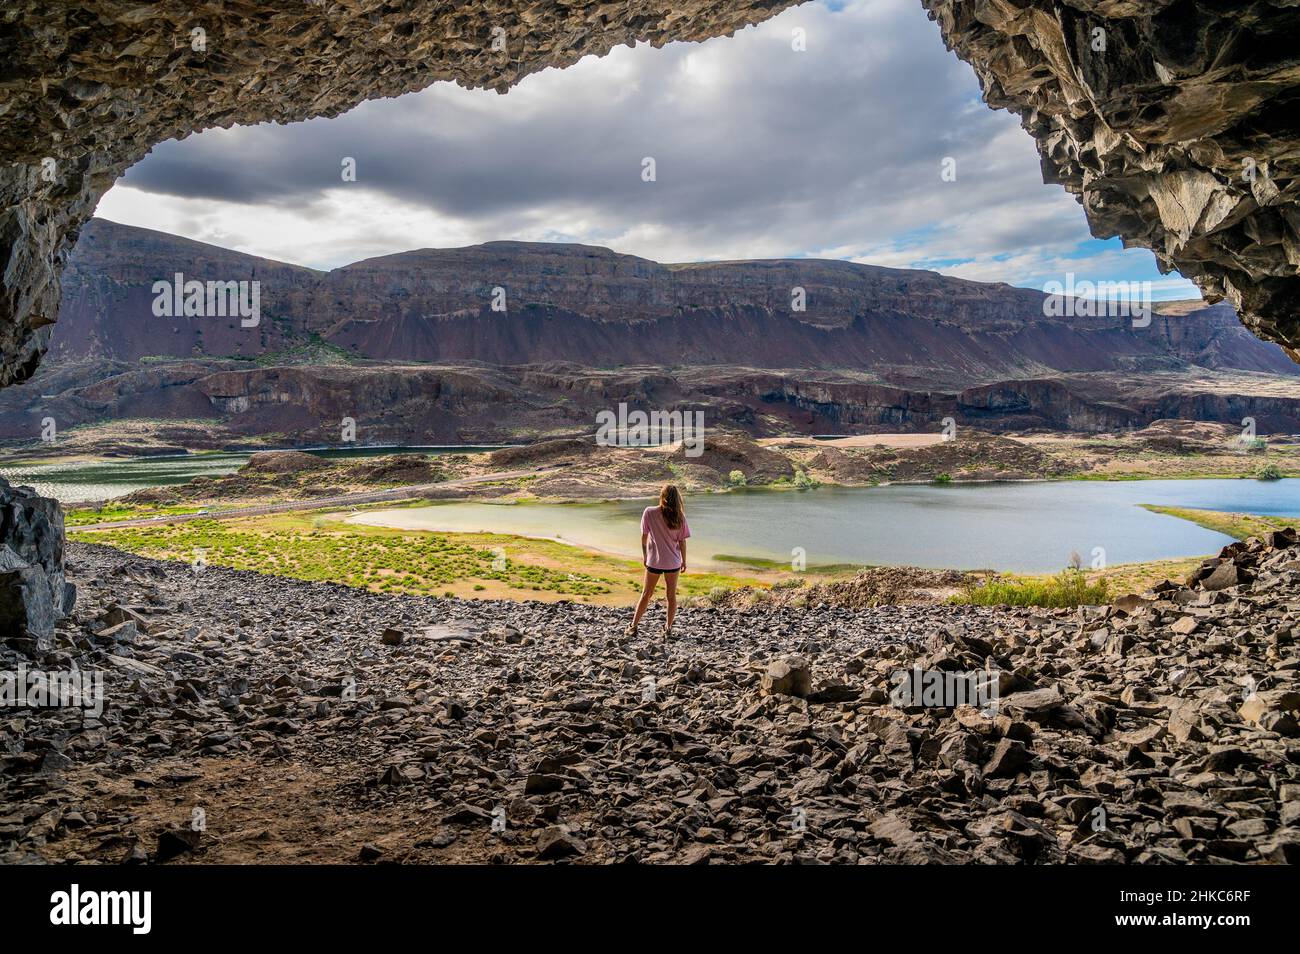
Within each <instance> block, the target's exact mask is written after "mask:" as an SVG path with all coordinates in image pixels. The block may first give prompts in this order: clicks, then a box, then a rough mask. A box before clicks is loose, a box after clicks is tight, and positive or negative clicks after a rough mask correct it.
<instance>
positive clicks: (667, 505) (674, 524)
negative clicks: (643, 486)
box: [659, 484, 685, 530]
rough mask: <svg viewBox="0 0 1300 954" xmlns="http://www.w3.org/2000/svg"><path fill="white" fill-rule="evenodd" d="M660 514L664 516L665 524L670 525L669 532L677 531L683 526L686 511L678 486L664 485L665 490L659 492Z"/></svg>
mask: <svg viewBox="0 0 1300 954" xmlns="http://www.w3.org/2000/svg"><path fill="white" fill-rule="evenodd" d="M659 512H660V513H661V514H663V515H664V523H666V524H668V529H669V530H676V529H677V528H678V527H680V526H681V525H682V520H683V519H684V518H685V511H684V510H683V509H682V495H681V494H680V493H679V492H678V490H677V487H676V485H674V484H664V489H663V490H661V491H659Z"/></svg>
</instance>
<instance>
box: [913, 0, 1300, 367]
mask: <svg viewBox="0 0 1300 954" xmlns="http://www.w3.org/2000/svg"><path fill="white" fill-rule="evenodd" d="M923 2H924V4H925V6H926V9H927V10H929V12H930V15H931V17H932V18H933V19H935V20H937V21H938V23H939V26H940V27H941V28H942V31H943V36H944V39H945V41H946V42H947V44H948V46H949V48H950V49H952V50H954V51H955V52H956V53H957V54H958V55H959V56H960V57H961V58H962V59H964V60H966V61H968V62H969V63H970V64H971V65H972V66H974V68H975V72H976V73H977V74H978V76H979V78H980V83H981V84H982V86H983V89H984V95H985V99H986V100H987V101H988V103H989V104H990V105H991V106H994V107H998V108H1005V109H1009V110H1012V111H1014V112H1016V113H1018V114H1019V115H1020V117H1021V122H1022V125H1023V126H1024V128H1025V129H1026V130H1027V131H1028V132H1029V133H1030V135H1032V136H1033V137H1034V139H1035V140H1037V142H1038V148H1039V152H1040V154H1041V155H1042V164H1043V177H1044V179H1045V180H1046V181H1048V182H1056V183H1060V184H1061V185H1063V186H1064V187H1065V188H1066V189H1067V190H1069V191H1070V192H1073V193H1075V194H1076V195H1078V196H1079V197H1080V200H1081V202H1082V204H1083V208H1084V211H1085V212H1086V213H1087V216H1088V221H1089V223H1090V224H1091V226H1092V231H1093V234H1094V235H1096V236H1098V237H1100V238H1109V237H1111V236H1116V235H1118V236H1121V237H1122V238H1123V239H1124V241H1125V244H1127V245H1139V246H1143V247H1145V248H1149V249H1151V250H1152V251H1154V252H1155V253H1156V257H1157V258H1158V259H1159V261H1160V263H1161V265H1162V267H1164V268H1177V269H1179V270H1180V271H1181V272H1182V273H1183V274H1184V275H1186V276H1187V277H1189V278H1191V279H1193V280H1194V281H1195V282H1196V283H1197V284H1198V285H1199V286H1200V287H1201V290H1202V292H1204V294H1205V296H1206V297H1207V298H1208V299H1209V300H1211V301H1217V300H1219V299H1221V298H1226V299H1228V300H1229V301H1230V302H1231V303H1232V304H1233V305H1234V306H1236V308H1237V311H1238V313H1239V314H1240V315H1241V318H1242V320H1243V322H1244V323H1245V324H1246V325H1247V327H1249V328H1250V329H1251V330H1252V331H1254V332H1255V333H1256V334H1258V335H1260V336H1261V337H1264V338H1269V339H1272V340H1274V341H1277V342H1279V343H1281V344H1283V345H1284V346H1286V347H1287V348H1288V350H1289V353H1290V354H1291V356H1292V358H1295V359H1297V360H1300V352H1297V348H1300V279H1298V278H1297V268H1298V267H1300V207H1298V206H1297V196H1298V195H1300V180H1298V179H1297V168H1298V167H1300V8H1297V7H1296V5H1295V4H1294V3H1292V2H1289V0H1259V2H1245V0H1235V2H1214V0H1142V2H1138V0H1069V2H1068V3H1052V2H1027V0H923Z"/></svg>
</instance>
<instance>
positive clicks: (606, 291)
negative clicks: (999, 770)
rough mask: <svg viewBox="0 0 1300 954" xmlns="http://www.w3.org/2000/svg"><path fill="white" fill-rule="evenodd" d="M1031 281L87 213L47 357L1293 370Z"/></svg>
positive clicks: (956, 371)
mask: <svg viewBox="0 0 1300 954" xmlns="http://www.w3.org/2000/svg"><path fill="white" fill-rule="evenodd" d="M176 272H180V273H182V274H183V275H184V276H186V277H187V278H198V279H212V280H222V281H236V280H238V281H254V280H255V281H258V282H260V288H261V309H262V317H261V320H260V322H259V324H258V325H257V327H255V328H244V327H242V326H241V323H240V321H239V319H238V318H236V317H230V318H213V317H192V318H186V317H184V316H179V317H157V316H155V314H154V312H153V309H152V307H151V305H152V301H153V297H154V295H153V292H152V291H151V288H152V285H153V283H154V282H155V281H157V280H159V279H166V280H170V279H172V277H173V275H174V273H176ZM497 289H499V290H500V291H499V293H498V292H496V290H497ZM796 289H797V290H799V291H800V294H801V295H802V297H803V307H802V309H801V310H800V309H797V308H796V307H795V306H794V303H793V301H794V293H795V290H796ZM494 294H499V300H498V304H499V306H500V308H501V309H503V310H494V307H493V299H494ZM1044 298H1045V296H1044V295H1043V294H1041V293H1039V292H1036V291H1032V290H1030V289H1024V288H1013V287H1011V286H1009V285H1002V284H986V283H980V282H971V281H963V280H961V279H955V278H947V277H945V276H942V275H938V274H935V273H933V272H926V271H918V270H908V269H892V268H878V267H874V266H870V265H856V264H852V263H849V262H838V261H818V260H812V259H795V260H771V261H752V262H722V263H707V264H691V265H661V264H659V263H658V262H653V261H649V260H648V259H643V258H637V257H635V256H631V255H619V254H616V253H614V252H612V251H610V250H609V249H605V248H596V247H592V246H582V245H554V244H540V243H523V242H490V243H487V244H486V245H477V246H471V247H468V248H459V249H423V250H420V251H415V252H405V253H402V254H398V255H388V256H384V257H382V258H375V259H369V260H366V261H363V262H358V263H356V264H354V265H349V266H346V267H344V268H338V269H335V270H334V271H331V272H328V273H321V272H314V271H311V270H309V269H305V268H298V267H296V266H292V265H286V264H284V263H281V262H273V261H268V260H266V259H260V258H255V257H253V256H248V255H241V254H239V253H236V252H232V251H229V250H227V249H222V248H217V247H215V246H211V245H204V244H202V243H199V242H192V241H189V240H186V239H180V238H177V237H175V236H171V235H167V234H164V233H161V232H153V231H150V230H147V229H138V228H132V227H128V226H122V225H116V224H114V223H112V222H107V221H104V220H100V219H96V220H92V221H91V223H90V224H89V225H88V226H87V228H86V230H85V234H84V236H83V237H82V240H81V243H80V244H79V245H78V246H77V249H76V251H75V253H74V254H73V256H72V259H71V262H70V264H69V266H68V269H67V273H66V275H65V277H64V300H63V307H62V310H61V313H60V318H59V323H58V325H57V326H56V330H55V332H54V335H53V338H52V346H51V348H52V356H53V357H54V358H55V359H56V360H57V361H60V362H62V361H68V360H75V359H81V358H87V357H97V358H112V359H117V360H121V361H128V362H130V361H137V360H139V359H140V358H144V357H157V356H173V357H190V356H193V357H218V358H219V357H229V356H243V357H258V356H267V355H275V354H277V353H281V352H283V351H284V350H285V349H287V348H291V347H293V346H294V345H295V344H301V343H302V342H305V341H321V342H324V343H327V344H329V345H332V346H335V347H337V348H341V349H343V351H345V352H346V353H348V354H350V355H352V356H354V357H357V358H370V359H376V360H382V361H387V362H406V361H427V362H464V361H482V362H485V363H488V364H493V365H517V364H534V363H538V362H547V361H567V362H572V363H576V364H580V365H584V366H588V367H605V368H608V367H616V366H619V365H646V364H653V365H662V366H669V367H671V366H678V365H707V364H729V365H748V366H751V367H755V368H787V369H793V368H815V369H847V370H852V371H869V372H875V373H878V374H881V375H884V376H887V377H888V378H889V379H890V380H895V381H899V382H905V383H911V384H923V385H926V386H937V385H961V386H966V385H970V384H973V383H977V382H987V381H994V380H1000V379H1005V378H1009V377H1026V376H1037V375H1045V374H1050V373H1052V372H1056V371H1066V372H1071V371H1118V370H1133V369H1137V368H1162V369H1163V368H1169V367H1178V366H1180V365H1182V364H1187V363H1191V364H1197V365H1200V366H1203V367H1206V368H1210V369H1214V370H1223V369H1238V370H1247V371H1262V372H1271V373H1278V374H1293V373H1297V372H1300V368H1297V366H1296V365H1294V364H1293V363H1292V362H1291V361H1289V360H1288V359H1287V357H1286V356H1285V355H1284V354H1283V352H1282V350H1281V349H1280V348H1278V347H1277V346H1275V345H1271V344H1266V343H1264V342H1261V341H1259V340H1258V339H1256V338H1254V337H1252V336H1251V335H1250V334H1249V333H1247V332H1246V331H1245V330H1244V329H1243V328H1242V327H1241V326H1240V325H1239V324H1238V323H1237V321H1236V320H1235V318H1234V316H1233V315H1232V314H1231V312H1230V310H1229V309H1227V308H1208V307H1206V308H1194V307H1181V308H1176V309H1172V311H1175V312H1177V313H1176V314H1156V315H1153V316H1152V318H1151V321H1150V324H1149V325H1144V324H1142V323H1141V322H1140V321H1139V322H1138V323H1137V325H1136V326H1135V323H1134V321H1133V320H1132V319H1131V318H1130V317H1128V316H1123V315H1121V316H1088V315H1071V316H1065V317H1049V316H1048V315H1046V314H1045V308H1044ZM1158 310H1160V311H1164V310H1165V308H1164V307H1163V306H1158ZM45 390H47V391H48V389H45Z"/></svg>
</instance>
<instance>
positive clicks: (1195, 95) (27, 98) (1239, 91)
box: [0, 0, 1300, 386]
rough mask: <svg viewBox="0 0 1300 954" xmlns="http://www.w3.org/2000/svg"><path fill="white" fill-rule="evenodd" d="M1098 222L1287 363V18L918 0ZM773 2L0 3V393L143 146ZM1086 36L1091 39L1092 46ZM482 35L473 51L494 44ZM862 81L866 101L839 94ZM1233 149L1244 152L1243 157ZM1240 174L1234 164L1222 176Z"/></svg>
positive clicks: (308, 112) (1291, 154) (1198, 5)
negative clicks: (1234, 310) (98, 211)
mask: <svg viewBox="0 0 1300 954" xmlns="http://www.w3.org/2000/svg"><path fill="white" fill-rule="evenodd" d="M922 2H924V3H925V5H926V7H927V8H929V10H930V11H931V13H932V14H933V15H934V17H935V18H936V19H937V20H938V22H939V25H940V27H941V28H942V30H943V34H944V37H945V39H946V41H947V42H948V44H949V45H950V46H951V47H952V48H953V49H954V50H956V52H957V53H958V54H959V55H960V56H962V57H963V58H964V59H967V60H968V61H970V62H971V63H972V64H973V65H974V66H975V69H976V71H977V72H978V73H979V75H980V77H981V80H982V82H983V83H984V87H985V91H986V95H987V98H988V100H989V102H990V104H992V105H994V106H998V107H1005V108H1009V109H1014V110H1016V111H1017V112H1019V113H1020V115H1021V116H1022V117H1023V121H1024V124H1025V127H1026V128H1027V129H1028V130H1029V132H1030V133H1031V134H1032V135H1033V136H1034V138H1035V139H1036V140H1037V141H1038V144H1039V148H1040V149H1041V151H1042V154H1043V157H1044V158H1043V169H1044V173H1045V175H1046V176H1047V177H1048V178H1049V179H1050V180H1052V181H1057V182H1060V183H1061V184H1062V185H1064V186H1065V187H1066V188H1067V189H1070V190H1071V191H1073V192H1075V193H1076V194H1078V195H1080V197H1081V199H1082V202H1083V205H1084V208H1085V211H1086V212H1087V214H1088V217H1089V219H1090V221H1091V222H1092V225H1093V229H1094V231H1095V232H1096V233H1097V234H1099V235H1116V234H1118V235H1122V236H1124V238H1125V239H1126V240H1127V241H1129V242H1130V243H1134V244H1138V245H1144V246H1148V247H1150V248H1152V249H1154V250H1155V251H1156V253H1157V255H1158V256H1159V257H1160V259H1161V261H1162V262H1164V263H1165V264H1166V265H1169V266H1176V267H1178V268H1180V269H1181V270H1183V271H1184V273H1185V274H1187V275H1189V276H1191V277H1193V278H1194V279H1195V280H1196V281H1197V282H1198V283H1199V284H1200V285H1201V287H1202V289H1203V290H1204V291H1205V292H1206V294H1207V295H1208V296H1209V297H1211V298H1212V299H1217V298H1219V297H1227V298H1228V299H1229V300H1231V301H1232V302H1233V303H1234V304H1235V305H1236V306H1237V307H1238V309H1239V311H1240V312H1241V314H1242V316H1243V319H1244V320H1245V322H1246V323H1247V325H1249V326H1250V327H1251V329H1252V330H1254V331H1255V332H1256V333H1257V334H1260V335H1262V336H1264V337H1268V338H1272V339H1273V340H1276V341H1279V342H1282V343H1283V344H1286V345H1288V346H1289V347H1290V348H1291V349H1292V354H1293V356H1296V355H1297V354H1300V352H1297V351H1296V350H1295V349H1297V348H1300V322H1298V319H1297V317H1296V313H1297V308H1296V304H1297V302H1296V299H1297V290H1296V289H1297V278H1296V273H1297V263H1298V262H1300V239H1298V237H1297V236H1298V235H1300V209H1297V206H1296V190H1297V185H1296V180H1295V168H1296V162H1297V157H1296V149H1297V143H1298V142H1300V130H1297V124H1298V123H1300V111H1298V110H1297V109H1296V106H1297V103H1296V89H1297V78H1298V76H1300V59H1298V57H1300V53H1298V51H1300V44H1296V43H1295V38H1296V36H1297V35H1300V30H1298V29H1297V27H1298V25H1300V22H1298V18H1300V11H1298V10H1296V9H1294V8H1292V7H1290V6H1289V5H1288V4H1287V3H1286V2H1285V0H1275V2H1256V3H1240V2H1236V3H1228V2H1218V3H1214V2H1210V0H1201V2H1189V0H1184V2H1167V0H1166V2H1161V0H1156V2H1143V3H1138V2H1127V0H1071V2H1070V3H1061V2H1051V0H969V2H962V0H922ZM791 5H792V4H790V3H789V2H787V0H620V2H617V3H611V2H607V0H570V2H567V3H564V4H555V3H553V2H550V0H534V2H522V3H521V2H512V3H503V2H500V0H486V2H475V3H465V4H452V3H445V2H442V0H339V2H333V0H319V2H307V0H274V2H271V0H241V2H223V3H216V2H210V3H188V2H178V0H176V2H174V0H162V2H158V3H139V4H135V5H133V4H130V3H124V2H121V0H114V2H108V0H85V2H82V3H80V4H78V5H77V6H76V7H75V8H74V7H71V6H70V5H65V4H56V3H48V2H41V0H15V2H11V3H7V4H6V5H5V7H4V8H3V10H2V11H0V64H3V66H0V386H4V385H6V384H12V383H14V382H17V381H21V380H24V379H25V378H27V377H29V376H30V375H31V373H32V372H33V371H34V370H35V368H36V364H37V362H38V361H39V359H40V356H41V353H42V352H43V350H44V348H45V345H46V343H47V342H48V338H49V327H48V326H49V325H50V324H51V323H52V322H53V321H54V319H55V317H56V315H57V314H58V303H59V274H60V272H61V269H62V265H63V262H64V260H65V259H66V256H67V254H68V250H69V248H70V246H71V243H72V242H74V241H75V240H76V236H77V233H78V230H79V228H80V226H81V225H82V223H84V222H85V221H86V220H87V218H88V217H89V216H90V214H91V213H92V211H93V209H94V206H95V203H96V202H97V201H98V199H99V197H100V196H101V195H102V194H103V193H104V192H105V191H106V190H107V189H108V188H109V186H111V185H112V183H113V181H114V180H115V179H116V178H117V177H118V176H119V175H121V174H122V172H123V171H124V170H125V169H126V168H127V167H129V166H130V165H131V164H132V163H134V162H137V161H138V160H139V159H140V158H141V157H143V156H144V155H145V153H146V152H147V151H148V150H149V148H150V147H151V146H152V145H153V144H154V143H157V142H161V141H163V140H166V139H170V138H173V137H183V136H186V135H188V134H189V133H191V132H195V131H197V130H201V129H205V128H208V127H212V126H230V125H233V124H236V123H256V122H263V121H267V120H274V121H278V122H291V121H295V120H301V119H306V118H310V117H313V116H322V115H325V116H328V115H336V114H338V113H341V112H343V111H345V110H347V109H349V108H351V107H352V106H354V105H356V104H357V103H359V102H361V101H362V100H365V99H371V98H376V97H381V96H395V95H398V94H400V93H405V92H409V91H411V90H417V89H422V88H423V87H425V86H428V85H429V84H430V83H433V82H435V81H438V80H453V81H455V82H458V83H461V84H463V85H467V86H479V87H494V88H498V89H505V88H507V87H509V86H510V85H511V84H513V83H515V82H517V81H518V80H519V79H521V78H522V77H523V76H525V75H527V74H529V73H531V72H534V71H536V70H539V69H542V68H544V67H547V66H566V65H568V64H571V63H573V62H575V61H577V60H578V59H579V58H580V57H582V56H584V55H587V54H591V53H596V54H603V53H605V52H608V51H609V50H610V49H611V48H612V47H613V46H615V45H617V44H620V43H627V42H632V41H635V40H648V41H650V42H652V43H655V44H662V43H666V42H668V41H670V40H679V39H680V40H703V39H706V38H709V37H714V36H720V35H724V34H727V33H730V32H732V31H734V30H736V29H738V28H740V27H743V26H745V25H747V24H750V23H754V22H757V21H760V20H763V19H765V18H767V17H769V16H771V15H773V14H774V13H777V12H779V11H780V10H781V9H784V8H785V7H787V6H791ZM1098 29H1100V30H1102V31H1103V33H1102V35H1103V36H1104V41H1105V42H1104V46H1105V49H1104V50H1098V49H1094V46H1095V45H1097V40H1096V33H1095V31H1096V30H1098ZM494 41H495V42H494ZM863 95H870V91H869V90H867V91H863ZM1246 160H1252V164H1251V165H1250V166H1249V167H1247V166H1246V164H1245V161H1246ZM1247 168H1249V169H1250V172H1249V175H1244V173H1245V171H1246V169H1247Z"/></svg>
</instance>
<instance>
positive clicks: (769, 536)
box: [351, 479, 1300, 573]
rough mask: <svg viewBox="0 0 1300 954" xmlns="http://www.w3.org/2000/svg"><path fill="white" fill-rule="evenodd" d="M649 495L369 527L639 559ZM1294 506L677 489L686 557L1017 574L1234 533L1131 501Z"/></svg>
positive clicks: (1169, 498)
mask: <svg viewBox="0 0 1300 954" xmlns="http://www.w3.org/2000/svg"><path fill="white" fill-rule="evenodd" d="M649 503H651V501H623V502H609V503H593V504H532V503H526V504H514V505H507V504H483V503H460V502H451V503H441V504H434V505H431V506H427V507H416V508H410V509H395V510H374V511H367V512H364V513H361V514H357V515H356V516H354V517H352V518H351V519H353V520H355V521H357V522H361V523H366V524H372V525H377V526H384V527H397V528H401V529H420V530H446V531H464V532H476V531H492V532H498V533H515V534H522V535H527V536H536V537H548V538H551V539H558V540H561V541H564V542H566V543H572V544H576V545H579V546H585V547H590V548H593V549H598V550H605V551H609V552H612V553H617V554H623V555H626V556H629V557H636V556H638V555H639V553H640V550H639V547H640V542H639V541H640V534H639V527H638V519H639V517H640V514H641V511H642V509H643V508H644V507H645V506H647V505H648V504H649ZM1143 503H1146V504H1157V505H1163V506H1172V507H1197V508H1202V509H1207V510H1226V511H1243V512H1249V513H1261V514H1276V515H1280V516H1295V517H1300V480H1296V479H1288V480H1279V481H1268V482H1266V481H1257V480H1144V481H1114V482H1101V481H1059V482H1035V483H1004V484H967V485H960V484H953V485H947V486H892V487H871V488H860V489H859V488H818V489H816V490H809V491H770V490H769V491H764V490H754V491H743V492H732V493H727V494H708V495H703V496H693V497H688V498H687V501H686V514H687V519H688V521H689V523H690V526H691V532H692V534H693V536H692V537H691V542H690V544H689V548H688V553H689V555H690V556H691V560H690V562H692V563H694V564H695V565H696V566H704V565H709V564H712V563H713V562H714V561H713V560H712V557H714V556H715V555H717V554H728V555H737V556H747V557H761V558H766V559H771V560H779V561H781V562H788V561H789V560H790V559H791V552H792V550H793V549H794V548H795V547H802V548H803V549H804V550H805V551H806V554H807V562H808V564H809V565H813V564H817V563H822V564H825V563H867V564H883V563H894V564H913V565H917V566H928V567H948V568H953V569H964V570H969V569H983V568H989V569H998V570H1009V571H1015V572H1024V573H1043V572H1049V571H1055V570H1059V569H1061V568H1062V567H1064V566H1065V565H1066V564H1067V563H1068V562H1069V559H1070V553H1071V551H1075V552H1078V553H1079V555H1080V556H1082V557H1083V560H1084V564H1085V565H1088V564H1090V563H1091V562H1092V558H1093V548H1094V547H1102V548H1104V549H1105V557H1106V562H1107V563H1110V564H1114V563H1131V562H1136V561H1146V560H1159V559H1170V558H1176V557H1187V556H1199V555H1202V554H1209V553H1213V552H1215V551H1217V550H1218V549H1219V548H1220V547H1222V546H1224V545H1225V544H1227V543H1230V542H1231V538H1229V537H1227V536H1224V535H1223V534H1221V533H1214V532H1213V531H1210V530H1204V529H1202V528H1200V527H1198V526H1196V525H1195V524H1192V523H1188V522H1187V521H1184V520H1179V519H1177V518H1174V517H1166V516H1161V515H1159V514H1153V513H1149V512H1148V511H1146V510H1143V509H1141V508H1140V507H1139V506H1138V504H1143Z"/></svg>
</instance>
